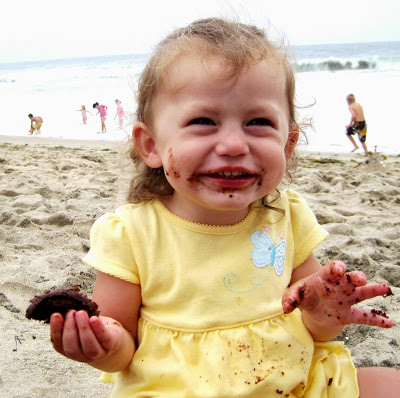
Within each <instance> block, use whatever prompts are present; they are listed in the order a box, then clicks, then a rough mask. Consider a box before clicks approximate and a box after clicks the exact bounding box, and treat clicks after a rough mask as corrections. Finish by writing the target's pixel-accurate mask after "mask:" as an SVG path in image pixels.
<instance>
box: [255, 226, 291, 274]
mask: <svg viewBox="0 0 400 398" xmlns="http://www.w3.org/2000/svg"><path fill="white" fill-rule="evenodd" d="M266 230H269V228H266ZM279 236H280V237H283V234H282V233H281V234H279ZM250 240H251V243H253V245H254V246H255V249H253V251H252V252H251V259H252V260H253V264H254V265H255V266H256V267H258V268H264V267H267V266H269V265H270V266H272V267H274V268H275V272H276V273H277V275H278V276H281V275H282V274H283V270H284V268H285V255H286V240H282V241H281V242H279V243H278V244H277V245H275V244H274V242H273V241H272V239H271V238H270V237H269V235H268V234H267V232H265V231H255V232H253V233H252V234H251V236H250Z"/></svg>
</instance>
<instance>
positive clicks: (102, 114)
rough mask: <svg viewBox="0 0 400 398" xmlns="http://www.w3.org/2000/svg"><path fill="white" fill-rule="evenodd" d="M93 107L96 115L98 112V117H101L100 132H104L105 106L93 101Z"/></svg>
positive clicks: (105, 130) (105, 129)
mask: <svg viewBox="0 0 400 398" xmlns="http://www.w3.org/2000/svg"><path fill="white" fill-rule="evenodd" d="M93 108H94V109H97V111H98V112H97V115H98V114H99V113H100V119H101V132H102V133H106V132H107V128H106V119H107V109H108V108H107V106H105V105H99V103H98V102H95V103H94V104H93Z"/></svg>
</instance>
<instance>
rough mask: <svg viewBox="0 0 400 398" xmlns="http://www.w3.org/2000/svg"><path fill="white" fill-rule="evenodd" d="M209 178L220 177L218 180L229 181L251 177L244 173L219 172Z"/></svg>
mask: <svg viewBox="0 0 400 398" xmlns="http://www.w3.org/2000/svg"><path fill="white" fill-rule="evenodd" d="M210 176H212V177H220V178H228V179H231V180H234V179H239V178H249V177H252V175H251V174H249V173H247V172H245V171H219V172H218V173H214V174H210Z"/></svg>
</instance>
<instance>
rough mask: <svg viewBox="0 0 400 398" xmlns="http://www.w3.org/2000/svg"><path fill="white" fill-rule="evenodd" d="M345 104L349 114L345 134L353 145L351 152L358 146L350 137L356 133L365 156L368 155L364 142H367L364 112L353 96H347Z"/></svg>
mask: <svg viewBox="0 0 400 398" xmlns="http://www.w3.org/2000/svg"><path fill="white" fill-rule="evenodd" d="M346 101H347V104H348V105H349V111H350V113H351V120H350V124H348V125H347V126H346V134H347V137H349V140H350V141H351V143H352V144H353V145H354V148H353V150H352V152H354V151H356V150H357V149H358V148H359V146H358V145H357V144H356V142H355V141H354V138H353V137H352V136H353V135H354V134H356V133H357V135H358V139H359V141H360V143H361V146H362V147H363V149H364V152H365V155H368V149H367V144H366V143H365V141H366V140H367V123H366V122H365V117H364V111H363V108H362V106H361V105H360V104H359V103H358V102H356V98H355V96H354V95H353V94H349V95H348V96H347V97H346Z"/></svg>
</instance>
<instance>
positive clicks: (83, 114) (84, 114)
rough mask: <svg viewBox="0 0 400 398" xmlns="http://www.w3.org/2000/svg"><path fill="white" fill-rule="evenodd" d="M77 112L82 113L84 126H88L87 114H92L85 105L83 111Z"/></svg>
mask: <svg viewBox="0 0 400 398" xmlns="http://www.w3.org/2000/svg"><path fill="white" fill-rule="evenodd" d="M77 112H81V114H82V121H83V124H86V121H87V114H86V113H87V112H89V113H90V114H91V115H92V113H91V112H90V111H88V110H87V109H86V107H85V105H82V106H81V109H78V110H77ZM92 116H93V115H92Z"/></svg>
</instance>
